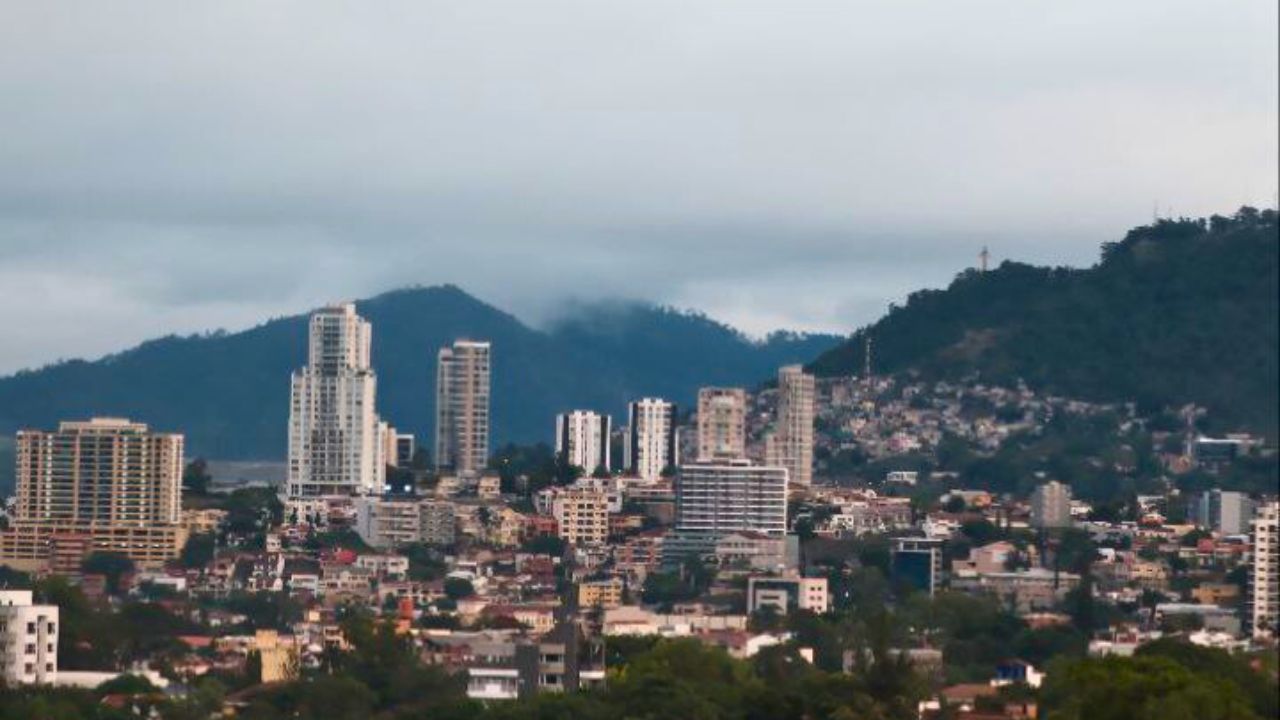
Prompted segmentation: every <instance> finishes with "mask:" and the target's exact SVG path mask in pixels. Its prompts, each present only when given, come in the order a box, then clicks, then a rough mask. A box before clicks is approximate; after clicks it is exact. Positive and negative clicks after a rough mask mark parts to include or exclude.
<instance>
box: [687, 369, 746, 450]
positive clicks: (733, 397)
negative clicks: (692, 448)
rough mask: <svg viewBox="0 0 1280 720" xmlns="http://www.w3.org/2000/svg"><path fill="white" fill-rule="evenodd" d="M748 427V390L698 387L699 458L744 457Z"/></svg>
mask: <svg viewBox="0 0 1280 720" xmlns="http://www.w3.org/2000/svg"><path fill="white" fill-rule="evenodd" d="M746 428H747V391H746V390H743V389H742V388H717V387H705V388H702V389H701V390H699V391H698V461H699V462H707V461H710V460H727V459H733V458H742V457H745V456H746V452H747V443H746V439H747V432H746Z"/></svg>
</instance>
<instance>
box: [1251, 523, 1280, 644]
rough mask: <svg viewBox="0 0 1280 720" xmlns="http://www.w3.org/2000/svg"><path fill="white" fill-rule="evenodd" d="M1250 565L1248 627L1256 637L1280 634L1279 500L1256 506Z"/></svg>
mask: <svg viewBox="0 0 1280 720" xmlns="http://www.w3.org/2000/svg"><path fill="white" fill-rule="evenodd" d="M1252 535H1253V537H1252V543H1251V544H1252V546H1253V561H1252V564H1251V565H1250V568H1249V611H1248V618H1249V627H1250V628H1251V629H1252V632H1253V636H1254V637H1255V638H1264V637H1272V638H1274V637H1276V636H1278V635H1280V502H1277V501H1272V502H1270V503H1267V504H1266V505H1260V506H1259V507H1258V513H1257V515H1256V516H1254V519H1253V532H1252Z"/></svg>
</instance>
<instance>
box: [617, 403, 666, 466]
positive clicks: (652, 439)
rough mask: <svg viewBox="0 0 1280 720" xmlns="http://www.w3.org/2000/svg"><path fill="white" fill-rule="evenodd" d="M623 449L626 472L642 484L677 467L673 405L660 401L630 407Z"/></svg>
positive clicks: (628, 408)
mask: <svg viewBox="0 0 1280 720" xmlns="http://www.w3.org/2000/svg"><path fill="white" fill-rule="evenodd" d="M624 445H625V447H624V450H625V454H626V460H627V462H626V467H627V470H628V471H630V472H631V473H634V474H635V475H637V476H639V477H641V478H643V479H645V480H656V479H657V478H659V477H661V476H662V471H663V470H665V469H666V468H668V467H675V466H676V465H679V464H680V452H679V449H678V446H677V444H676V405H675V403H671V402H667V401H666V400H662V399H659V398H644V399H643V400H636V401H635V402H633V403H631V404H630V405H629V406H628V407H627V435H626V442H625V444H624Z"/></svg>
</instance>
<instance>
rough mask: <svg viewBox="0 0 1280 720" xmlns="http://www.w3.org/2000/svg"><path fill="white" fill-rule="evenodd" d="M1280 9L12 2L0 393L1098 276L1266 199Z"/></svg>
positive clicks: (772, 323)
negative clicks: (444, 293) (434, 338)
mask: <svg viewBox="0 0 1280 720" xmlns="http://www.w3.org/2000/svg"><path fill="white" fill-rule="evenodd" d="M250 9H252V12H249V10H250ZM1276 12H1277V8H1276V5H1275V3H1271V2H1230V3H1202V2H1189V1H1187V2H1155V1H1147V2H1131V3H1124V4H1120V5H1117V4H1115V3H1106V2H1082V3H1062V4H1055V5H1052V6H1043V5H1040V4H1035V5H1031V4H1028V5H1013V6H1010V5H1009V4H1007V3H990V2H980V3H964V4H962V5H961V4H951V3H917V2H907V3H902V2H870V3H848V4H831V3H801V4H799V5H797V4H794V3H787V4H785V5H783V4H768V3H743V2H731V3H730V2H702V3H697V4H696V6H694V7H690V4H688V3H672V2H649V3H643V4H622V3H598V2H597V3H574V2H542V3H537V4H518V5H514V6H513V5H504V6H501V7H499V6H489V5H484V4H473V3H465V4H463V3H441V2H428V3H421V2H417V3H385V4H379V5H378V6H377V7H376V8H372V7H368V6H360V7H343V6H341V5H337V4H329V3H280V4H273V5H271V6H260V5H256V4H253V5H251V4H244V3H217V4H206V5H201V6H195V7H192V6H177V5H167V4H152V3H141V4H138V3H123V4H111V5H77V6H75V7H74V8H72V7H71V6H69V5H62V4H49V3H26V4H21V5H19V4H11V5H10V6H8V7H7V8H6V12H5V21H4V23H3V24H2V25H0V92H3V93H4V97H5V102H4V103H3V107H0V137H3V138H4V141H3V142H0V288H3V297H4V299H5V302H4V303H3V305H0V319H3V320H5V321H6V322H7V325H8V326H9V327H11V328H14V329H15V330H14V332H13V333H11V334H10V335H9V336H8V339H7V340H6V341H5V342H4V343H2V344H0V373H8V372H12V371H16V370H18V369H21V368H24V367H33V366H38V365H42V364H45V363H47V362H50V361H53V360H55V359H57V358H62V357H96V356H98V355H101V354H103V353H107V352H111V351H115V350H119V349H122V348H124V347H128V346H129V345H132V344H134V343H136V342H139V341H141V340H144V339H146V338H149V337H153V336H157V335H160V334H165V333H169V332H182V333H185V332H194V331H201V330H207V329H213V328H219V327H226V328H229V329H237V328H243V327H247V326H250V325H253V324H256V323H258V322H260V321H262V320H264V319H266V318H268V317H271V316H276V315H281V314H293V313H299V312H305V311H306V310H308V309H310V308H313V307H316V306H319V305H321V304H323V303H325V302H329V301H333V300H336V299H341V298H358V297H365V296H368V295H372V294H375V293H377V292H380V291H383V290H387V289H390V288H393V287H397V286H401V285H405V284H417V283H423V284H433V283H444V282H450V283H456V284H458V285H460V286H462V287H464V288H465V289H467V290H468V291H470V292H472V293H474V294H476V295H477V296H478V297H480V298H482V299H485V300H487V301H489V302H492V303H494V304H496V305H498V306H499V307H501V308H503V309H506V310H509V311H512V312H514V313H515V314H517V315H518V316H520V317H521V318H522V319H524V320H527V321H530V322H534V323H541V322H546V321H547V320H548V319H551V318H554V317H555V316H556V315H557V314H558V313H561V312H563V308H564V307H565V305H566V303H568V302H571V301H574V300H580V301H590V300H594V299H598V298H615V297H617V298H632V299H643V300H649V301H654V302H659V303H669V304H673V305H676V306H679V307H687V308H695V309H698V310H702V311H705V312H706V313H708V314H709V315H711V316H712V317H715V318H717V319H721V320H723V321H726V322H728V323H731V324H733V325H734V326H736V327H739V328H741V329H743V330H745V331H747V332H750V333H762V332H766V331H768V330H771V329H774V328H791V329H801V330H805V329H808V330H827V331H839V332H848V331H851V330H852V329H854V328H856V327H857V326H859V325H860V324H863V323H865V322H868V321H871V320H874V319H875V318H876V317H878V316H879V315H880V314H881V313H882V312H883V311H884V309H885V308H886V307H887V305H888V303H889V302H891V301H901V299H902V298H903V297H904V296H905V294H906V293H908V292H910V291H912V290H914V289H917V288H920V287H930V286H932V287H937V286H941V285H944V284H945V283H946V282H947V281H948V280H949V279H950V278H951V277H952V276H953V275H954V274H955V273H956V272H958V271H959V270H961V269H963V268H965V267H968V266H971V265H973V264H974V263H975V262H976V254H977V252H978V251H979V249H980V248H981V247H982V246H984V245H988V246H990V247H991V249H992V253H993V257H994V259H995V260H996V261H997V262H998V261H1000V260H1002V259H1006V258H1012V259H1019V260H1025V261H1029V262H1039V263H1048V264H1071V265H1088V264H1091V263H1092V262H1094V261H1095V260H1096V258H1097V251H1098V246H1099V245H1100V244H1101V243H1102V242H1105V241H1110V240H1116V239H1119V237H1121V236H1122V235H1123V233H1124V232H1125V231H1126V229H1127V228H1129V227H1132V226H1134V225H1137V224H1140V223H1143V222H1148V221H1150V219H1151V217H1152V215H1153V213H1154V214H1160V215H1168V214H1174V215H1183V214H1185V215H1188V216H1197V215H1206V214H1209V213H1213V212H1230V211H1232V210H1234V208H1236V207H1238V206H1240V205H1242V204H1246V203H1248V204H1253V205H1257V206H1269V205H1271V203H1272V202H1273V197H1274V192H1275V190H1276V183H1275V178H1276V171H1277V166H1276V156H1277V144H1276V143H1277V141H1276V137H1277V113H1276V105H1277V90H1276V87H1277V70H1276V68H1277V55H1276V45H1275V42H1274V40H1275V37H1274V29H1275V27H1276V22H1277V17H1276ZM1224 38H1229V39H1230V41H1229V42H1226V41H1220V40H1222V39H1224Z"/></svg>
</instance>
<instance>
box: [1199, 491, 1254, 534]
mask: <svg viewBox="0 0 1280 720" xmlns="http://www.w3.org/2000/svg"><path fill="white" fill-rule="evenodd" d="M1187 509H1188V510H1189V512H1188V513H1187V514H1188V515H1189V516H1190V517H1191V519H1192V521H1194V522H1195V524H1196V525H1199V526H1200V527H1202V528H1207V529H1209V530H1212V531H1214V532H1218V533H1222V534H1224V535H1243V534H1246V533H1248V532H1249V524H1250V521H1251V520H1253V513H1254V504H1253V500H1251V499H1250V498H1249V495H1248V494H1246V493H1242V492H1231V491H1224V490H1218V489H1214V490H1206V491H1205V492H1202V493H1200V494H1199V495H1198V496H1196V497H1195V499H1194V500H1192V502H1191V506H1190V507H1189V508H1187Z"/></svg>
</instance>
